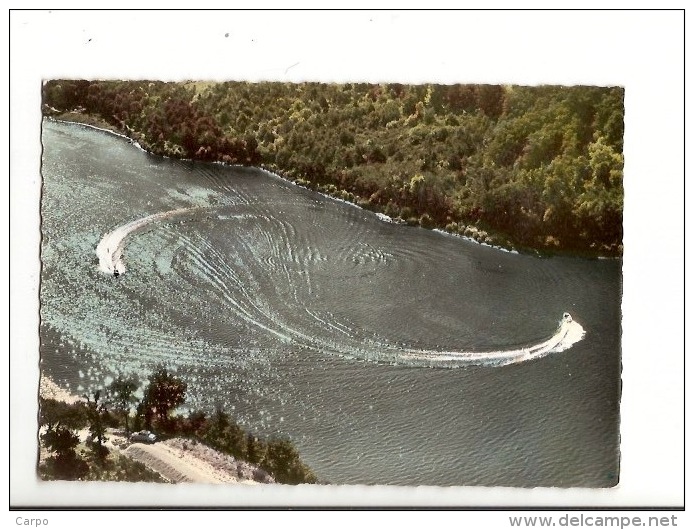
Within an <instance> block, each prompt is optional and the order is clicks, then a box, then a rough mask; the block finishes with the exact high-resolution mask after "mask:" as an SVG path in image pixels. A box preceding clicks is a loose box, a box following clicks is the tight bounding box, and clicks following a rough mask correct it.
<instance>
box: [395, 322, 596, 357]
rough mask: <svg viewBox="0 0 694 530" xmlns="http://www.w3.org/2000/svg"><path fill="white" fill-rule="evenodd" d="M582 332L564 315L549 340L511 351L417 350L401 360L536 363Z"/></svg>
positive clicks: (556, 351)
mask: <svg viewBox="0 0 694 530" xmlns="http://www.w3.org/2000/svg"><path fill="white" fill-rule="evenodd" d="M585 334H586V332H585V330H584V329H583V326H581V325H580V324H579V323H578V322H576V321H574V320H573V319H572V318H571V315H569V314H568V313H564V316H563V317H562V320H561V324H560V325H559V328H558V329H557V331H556V333H555V334H554V335H552V336H551V337H550V338H549V339H547V340H545V341H543V342H540V343H538V344H533V345H531V346H525V347H523V348H516V349H511V350H498V351H488V352H440V351H433V350H419V351H408V352H405V353H404V354H403V355H402V357H403V358H405V359H408V360H411V361H419V362H425V363H426V364H428V365H445V366H460V365H467V364H470V365H472V364H479V365H490V366H506V365H508V364H516V363H520V362H523V361H529V360H531V359H539V358H540V357H544V356H545V355H549V354H550V353H558V352H561V351H564V350H567V349H569V348H570V347H571V346H573V345H574V344H576V343H577V342H578V341H580V340H581V339H583V337H584V336H585Z"/></svg>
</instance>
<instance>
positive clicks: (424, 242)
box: [40, 121, 622, 487]
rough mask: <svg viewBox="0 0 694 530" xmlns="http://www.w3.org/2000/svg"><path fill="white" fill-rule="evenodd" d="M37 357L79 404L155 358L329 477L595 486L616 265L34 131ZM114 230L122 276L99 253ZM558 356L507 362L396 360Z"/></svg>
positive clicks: (608, 432) (608, 437) (117, 145)
mask: <svg viewBox="0 0 694 530" xmlns="http://www.w3.org/2000/svg"><path fill="white" fill-rule="evenodd" d="M43 147H44V152H43V165H42V173H43V179H44V188H43V197H42V205H41V212H42V234H43V240H42V261H43V270H42V276H41V290H40V291H41V361H42V365H41V366H42V370H43V371H44V372H45V373H47V374H49V375H50V376H51V377H52V378H54V380H56V382H58V383H59V384H61V385H64V386H69V387H70V389H72V390H73V391H75V392H84V391H86V390H88V389H90V388H94V387H95V386H100V385H103V384H104V383H107V382H109V381H110V378H112V377H114V376H115V375H117V374H128V373H138V374H140V375H146V374H147V373H149V372H150V371H151V370H152V369H153V368H154V367H155V366H156V365H158V364H161V363H163V364H165V365H167V366H168V367H170V368H172V369H174V370H176V371H177V373H178V374H179V375H181V376H183V377H184V378H185V380H186V381H187V382H188V384H189V386H188V400H187V404H188V406H190V407H191V408H204V409H206V410H212V409H214V407H215V406H218V405H221V406H223V407H224V408H225V409H226V410H228V411H230V412H232V413H233V414H234V415H235V416H236V418H237V419H238V421H239V422H240V423H241V424H243V425H244V426H246V427H248V428H250V429H252V430H255V431H257V432H259V433H261V434H263V435H273V434H280V435H287V436H289V437H291V438H292V440H293V441H294V442H295V443H296V445H297V446H298V448H299V450H300V452H301V455H302V457H303V459H304V460H305V461H306V462H307V463H308V464H309V465H310V466H311V467H312V468H313V469H314V470H315V472H316V474H317V475H318V477H319V479H321V480H322V481H327V482H330V483H334V484H394V485H417V484H423V485H424V484H426V485H440V486H448V485H487V486H500V485H504V486H589V487H606V486H611V485H614V484H615V483H616V481H617V477H618V473H619V393H620V338H621V309H620V305H621V281H622V280H621V278H622V276H621V266H622V263H621V261H620V260H590V259H578V258H567V257H553V258H538V257H535V256H529V255H519V254H512V253H508V252H504V251H500V250H496V249H492V248H489V247H484V246H481V245H478V244H475V243H472V242H469V241H465V240H463V239H460V238H456V237H452V236H448V235H445V234H441V233H436V232H432V231H427V230H424V229H421V228H413V227H407V226H401V225H396V224H392V223H387V222H384V221H382V220H380V219H379V218H378V217H377V216H376V215H374V214H373V213H371V212H368V211H364V210H361V209H358V208H356V207H354V206H351V205H348V204H344V203H341V202H337V201H334V200H332V199H329V198H326V197H323V196H321V195H319V194H317V193H314V192H312V191H309V190H305V189H302V188H299V187H297V186H294V185H292V184H290V183H287V182H285V181H283V180H281V179H279V178H277V177H274V176H272V175H269V174H267V173H265V172H263V171H261V170H258V169H250V168H232V167H223V166H220V165H214V164H202V163H193V162H182V161H177V160H169V159H163V158H160V157H156V156H152V155H149V154H147V153H145V152H142V151H141V150H139V149H137V147H136V146H133V145H131V144H130V143H129V142H128V141H126V140H124V139H122V138H119V137H116V136H114V135H111V134H108V133H105V132H101V131H96V130H93V129H89V128H86V127H82V126H78V125H72V124H64V123H57V122H51V121H45V122H44V126H43ZM178 209H186V212H189V213H187V214H186V215H183V216H178V217H174V218H171V219H168V220H163V221H161V222H158V223H153V224H152V225H150V226H148V227H147V228H146V229H144V230H142V231H140V232H138V233H135V234H132V235H131V236H130V237H128V239H127V241H126V244H125V248H124V252H123V254H124V255H123V261H124V263H125V264H126V267H127V269H126V271H125V273H124V274H122V275H121V276H120V277H119V278H114V277H113V276H112V275H109V274H106V273H104V272H103V271H101V270H100V268H99V260H98V258H97V255H96V248H97V246H98V245H99V242H100V240H101V239H102V237H103V236H104V235H105V234H106V233H108V232H110V231H112V230H114V229H115V228H117V227H119V226H122V225H125V224H126V223H130V222H132V221H136V220H138V219H142V218H144V217H146V216H151V215H155V214H159V213H161V212H165V211H171V210H178ZM564 311H568V312H570V313H571V314H572V316H573V318H574V319H575V320H576V321H577V322H580V324H581V325H582V326H583V328H584V329H585V331H586V335H585V337H584V338H583V340H581V341H580V342H577V343H576V344H574V345H573V346H572V347H571V348H569V349H567V350H565V351H561V352H556V353H551V354H549V355H547V356H545V357H543V358H540V359H535V360H531V361H527V362H523V363H519V364H511V365H508V366H458V367H440V366H438V367H430V366H427V365H426V363H424V364H422V363H421V362H420V363H415V362H408V361H407V360H403V358H402V356H401V354H402V353H403V352H408V351H420V350H427V351H431V350H433V351H464V352H469V351H495V350H506V349H513V348H518V347H521V346H524V345H529V344H533V343H536V342H539V341H542V340H544V339H546V338H547V337H549V336H551V335H552V334H553V333H554V332H555V331H556V329H557V326H558V321H559V319H560V318H561V315H562V313H563V312H564Z"/></svg>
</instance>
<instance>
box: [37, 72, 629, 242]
mask: <svg viewBox="0 0 694 530" xmlns="http://www.w3.org/2000/svg"><path fill="white" fill-rule="evenodd" d="M43 95H44V106H43V108H44V113H45V114H48V115H59V114H60V113H62V112H65V111H75V110H76V111H77V112H78V113H80V115H84V116H86V115H91V116H98V117H100V118H101V119H102V120H104V121H106V122H108V123H109V124H110V125H111V126H113V127H115V128H116V129H118V130H120V131H122V132H124V133H125V134H127V135H128V136H130V137H132V138H133V139H135V140H136V141H138V142H139V143H140V144H141V145H142V146H143V147H144V148H145V149H147V150H149V151H151V152H153V153H157V154H162V155H167V156H172V157H181V158H192V159H196V160H208V161H222V162H227V163H234V164H246V165H262V166H265V167H268V168H271V169H273V170H275V171H277V172H279V173H281V174H282V175H284V176H286V177H287V178H290V179H292V180H295V181H297V182H299V183H301V184H304V185H306V186H308V187H311V188H314V189H319V190H320V191H323V192H325V193H329V194H331V195H334V196H337V197H340V198H343V199H345V200H349V201H352V202H356V203H358V204H359V205H361V206H363V207H366V208H369V209H372V210H375V211H380V212H383V213H385V214H387V215H389V216H391V217H393V218H401V219H402V220H404V221H406V222H408V223H411V224H420V225H422V226H424V227H426V228H432V227H439V228H445V229H446V230H448V231H451V232H455V233H459V234H461V235H466V236H469V237H474V238H476V239H479V240H482V241H486V242H494V243H499V244H503V245H506V246H514V247H516V248H526V249H527V248H532V249H540V250H565V251H571V252H580V253H589V254H602V255H620V254H621V252H622V210H623V197H624V191H623V184H622V177H623V155H622V145H623V134H624V91H623V89H621V88H601V87H558V86H541V87H521V86H494V85H435V84H429V85H417V86H413V85H401V84H395V83H390V84H379V85H372V84H364V83H350V84H319V83H302V84H291V83H270V82H265V83H257V84H254V83H246V82H226V83H194V82H188V83H164V82H156V81H155V82H151V81H65V80H56V81H49V82H47V83H46V84H45V85H44V88H43ZM72 116H74V114H73V115H72Z"/></svg>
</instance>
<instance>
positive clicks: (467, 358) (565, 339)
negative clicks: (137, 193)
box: [96, 208, 585, 367]
mask: <svg viewBox="0 0 694 530" xmlns="http://www.w3.org/2000/svg"><path fill="white" fill-rule="evenodd" d="M198 210H200V208H180V209H177V210H171V211H166V212H161V213H157V214H154V215H149V216H147V217H143V218H141V219H137V220H135V221H131V222H129V223H127V224H124V225H122V226H119V227H118V228H116V229H115V230H113V231H111V232H109V233H107V234H106V235H104V237H103V238H102V239H101V241H100V242H99V244H98V245H97V247H96V254H97V256H98V257H99V269H100V270H101V271H102V272H104V273H107V274H112V275H114V276H120V275H121V274H123V273H124V272H125V271H126V266H125V259H124V250H125V244H126V238H127V237H128V236H130V235H133V234H136V233H140V232H143V231H145V230H147V229H149V228H150V227H151V226H152V225H155V224H158V223H161V222H171V221H175V220H182V219H185V220H188V219H190V218H191V213H192V212H194V211H198ZM244 314H245V313H244ZM246 316H247V317H248V319H249V321H250V322H253V323H255V324H256V325H258V326H260V327H261V328H263V329H265V330H266V331H270V332H272V333H275V334H278V335H280V336H282V337H284V338H285V339H286V340H291V338H289V337H288V336H286V335H285V334H283V333H282V334H281V333H280V332H279V330H274V329H271V328H269V327H267V326H265V325H261V323H260V322H259V321H258V320H256V319H252V318H251V317H250V315H246ZM316 318H318V317H316ZM277 324H279V323H277ZM279 327H280V328H283V332H289V333H290V334H291V335H293V336H294V338H297V339H305V340H310V336H308V335H306V334H305V333H301V332H299V331H297V330H293V329H290V328H286V327H284V326H281V325H280V326H279ZM584 336H585V331H584V329H583V327H582V326H581V325H580V324H579V323H578V322H576V321H575V320H573V318H572V317H571V315H570V314H569V313H564V314H563V316H562V318H561V321H560V322H559V327H558V328H557V330H556V332H555V333H554V334H553V335H552V336H551V337H549V338H548V339H546V340H544V341H542V342H539V343H537V344H532V345H529V346H525V347H519V348H513V349H508V350H496V351H483V352H463V351H436V350H410V349H405V350H404V351H403V350H402V349H401V348H397V349H395V351H393V350H394V349H391V348H389V347H386V350H388V354H387V357H388V358H389V359H391V360H395V361H396V362H404V363H406V364H413V365H426V366H441V367H457V366H470V365H486V366H506V365H509V364H517V363H521V362H524V361H529V360H531V359H539V358H541V357H544V356H546V355H549V354H551V353H558V352H561V351H564V350H567V349H568V348H570V347H571V346H573V345H574V344H576V343H577V342H578V341H580V340H581V339H583V337H584ZM302 342H303V341H302ZM384 353H385V352H384ZM383 360H385V359H383Z"/></svg>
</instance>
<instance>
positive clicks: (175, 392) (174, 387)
mask: <svg viewBox="0 0 694 530" xmlns="http://www.w3.org/2000/svg"><path fill="white" fill-rule="evenodd" d="M187 388H188V385H187V383H186V382H185V381H183V380H182V379H181V378H179V377H176V376H175V375H173V374H172V373H170V372H169V371H168V370H167V369H166V368H164V367H162V366H160V367H159V368H157V369H156V370H155V371H154V373H153V374H152V375H151V376H150V377H149V384H148V385H147V388H146V389H145V395H144V397H143V398H142V402H141V407H140V413H141V414H142V415H144V418H145V425H146V426H147V427H148V428H151V420H152V419H154V418H156V419H157V422H158V425H159V427H160V428H163V429H165V430H167V429H168V419H169V414H170V413H171V411H172V410H174V409H175V408H176V407H179V406H181V405H183V403H184V402H185V400H186V390H187Z"/></svg>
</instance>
